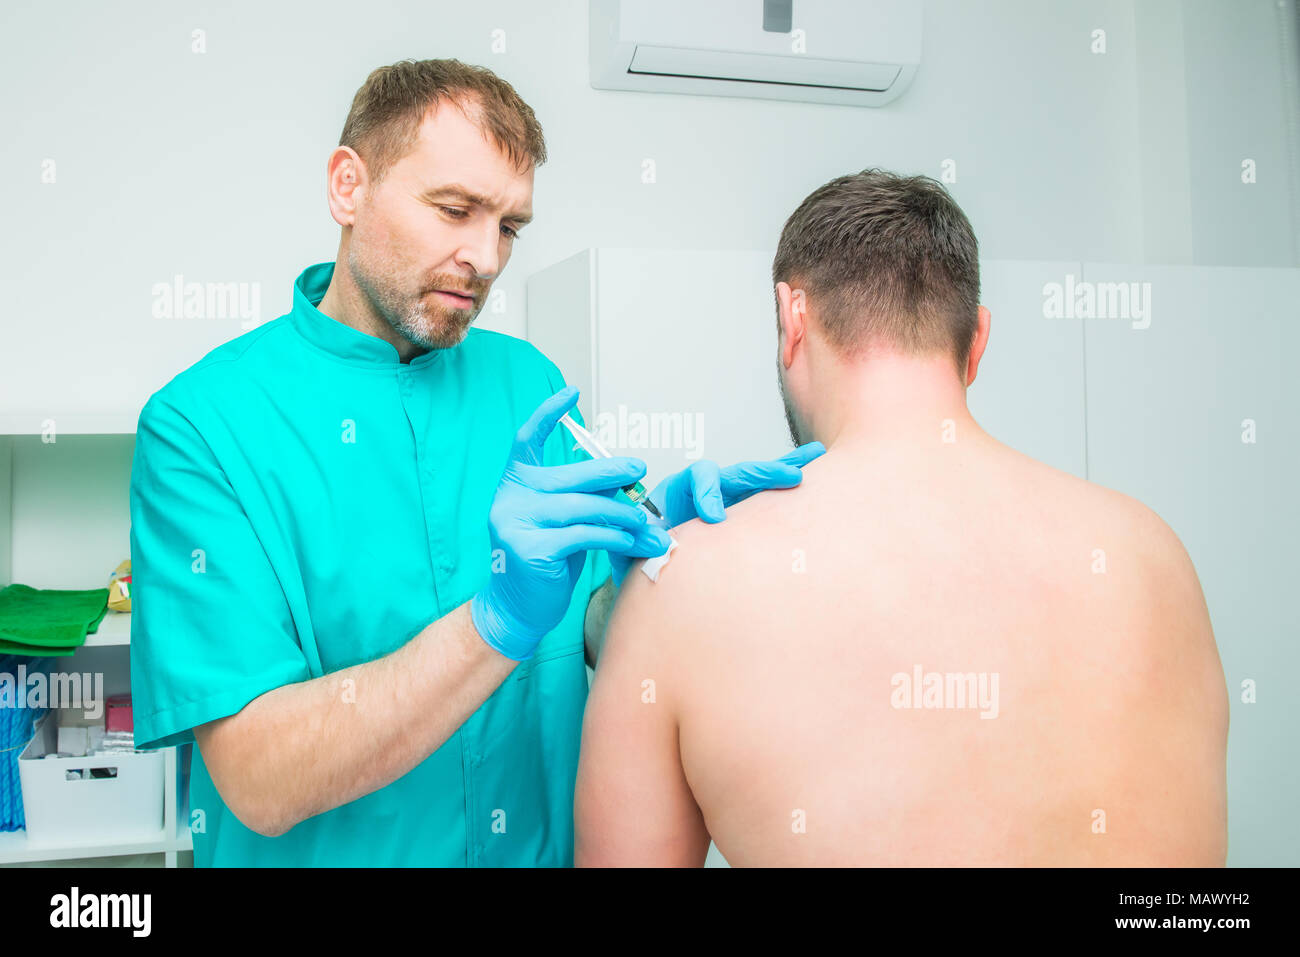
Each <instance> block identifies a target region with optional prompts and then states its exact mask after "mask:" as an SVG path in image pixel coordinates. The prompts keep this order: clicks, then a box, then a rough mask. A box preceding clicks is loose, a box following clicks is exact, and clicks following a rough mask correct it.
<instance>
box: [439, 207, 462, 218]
mask: <svg viewBox="0 0 1300 957" xmlns="http://www.w3.org/2000/svg"><path fill="white" fill-rule="evenodd" d="M438 208H439V209H440V210H442V211H443V212H444V213H446V214H447V215H448V216H451V217H453V218H455V219H463V218H464V217H466V216H468V215H469V213H468V212H466V211H465V210H463V209H457V208H456V207H455V206H439V207H438Z"/></svg>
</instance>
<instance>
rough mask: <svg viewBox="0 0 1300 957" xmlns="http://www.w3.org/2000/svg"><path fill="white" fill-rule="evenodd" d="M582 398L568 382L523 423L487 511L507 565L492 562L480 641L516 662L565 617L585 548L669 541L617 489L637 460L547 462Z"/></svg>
mask: <svg viewBox="0 0 1300 957" xmlns="http://www.w3.org/2000/svg"><path fill="white" fill-rule="evenodd" d="M577 402H578V390H577V388H576V387H574V386H568V387H566V388H564V389H561V390H560V391H559V392H557V393H556V394H555V395H553V396H551V397H550V398H549V399H547V400H546V401H545V402H543V403H542V404H541V405H540V406H538V407H537V410H536V411H535V412H534V413H533V414H532V416H531V417H529V419H528V421H527V422H526V423H524V425H523V426H522V427H521V428H520V429H519V431H518V433H516V435H515V442H514V445H513V447H512V448H511V450H510V458H509V461H508V462H507V463H506V468H505V472H504V473H503V474H502V476H501V482H500V484H499V485H498V486H497V491H496V495H495V496H494V497H493V499H492V507H491V509H490V510H489V513H488V535H489V538H490V539H491V543H492V551H493V554H494V555H497V554H498V552H497V550H498V549H500V554H503V555H504V563H503V562H502V561H501V560H500V558H499V557H498V558H497V559H496V560H494V561H493V574H492V575H491V576H489V581H488V583H487V585H485V586H484V587H483V588H482V589H481V590H480V591H479V592H478V594H476V595H475V596H474V597H473V598H472V599H471V600H470V615H471V617H472V618H473V621H474V627H475V628H476V629H477V630H478V633H479V635H480V636H481V637H482V638H483V640H484V641H485V642H487V643H488V644H489V645H490V646H491V647H493V648H495V649H496V650H497V651H499V652H500V653H501V654H503V655H505V656H506V657H507V658H513V659H514V660H516V661H523V660H524V659H525V658H528V657H529V656H531V655H532V653H533V652H534V651H535V650H536V648H537V645H538V643H539V642H541V640H542V638H543V637H545V635H546V633H547V632H549V631H550V630H551V629H553V628H554V627H555V626H556V625H558V624H559V623H560V619H562V618H563V617H564V613H565V611H566V610H567V609H568V607H569V601H570V600H571V598H572V595H573V587H574V585H575V584H576V583H577V580H578V576H579V575H580V574H582V566H583V562H584V561H585V560H586V552H587V550H588V549H593V548H603V549H606V550H607V551H608V552H609V553H610V554H611V556H612V555H615V554H620V555H621V554H625V553H626V554H631V555H633V556H636V555H661V554H663V552H665V551H666V550H667V549H668V545H669V542H668V535H667V534H666V533H665V532H663V531H662V530H660V529H657V528H655V527H653V526H652V525H650V524H649V523H648V522H647V521H646V520H647V518H649V517H650V516H649V513H648V512H646V510H645V509H643V508H642V507H641V506H639V505H632V504H631V503H629V502H626V501H619V500H618V499H617V498H615V497H614V496H615V493H616V492H617V491H618V489H619V488H621V487H622V486H624V485H631V484H632V483H633V482H636V481H638V480H639V479H640V478H641V477H642V476H643V475H645V472H646V466H645V463H644V462H643V461H641V460H640V459H635V458H627V457H624V456H617V457H614V458H609V459H593V460H591V461H588V462H576V463H573V464H570V465H550V466H548V465H543V464H542V461H543V458H542V449H543V446H544V445H545V444H546V439H547V437H548V436H550V434H551V432H552V431H553V430H554V429H555V426H556V423H558V422H559V421H560V416H562V415H564V413H565V412H567V411H569V410H570V409H572V408H573V407H574V405H576V404H577Z"/></svg>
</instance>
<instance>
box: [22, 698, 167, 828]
mask: <svg viewBox="0 0 1300 957" xmlns="http://www.w3.org/2000/svg"><path fill="white" fill-rule="evenodd" d="M53 715H54V712H50V713H48V714H46V715H45V717H43V718H41V720H40V721H39V722H38V723H37V725H36V731H35V734H34V735H33V737H32V740H31V742H30V743H29V744H28V745H27V747H26V748H24V749H23V752H22V754H20V755H19V756H18V774H19V777H20V778H21V780H22V788H23V812H24V814H25V815H26V818H27V839H28V840H29V841H31V842H32V843H34V844H48V845H55V844H124V843H128V842H131V841H149V840H156V839H158V838H159V837H160V836H161V835H162V830H163V768H164V761H165V758H166V755H165V754H164V753H163V752H162V751H142V752H139V753H136V752H131V751H127V752H119V753H110V754H105V753H100V754H96V755H93V756H90V757H79V758H57V757H52V758H47V757H45V755H46V754H57V753H58V749H57V747H56V742H57V740H58V725H57V720H56V719H54V717H53ZM85 768H117V775H116V777H102V778H94V777H88V778H85V779H83V780H69V779H68V771H70V770H77V769H85Z"/></svg>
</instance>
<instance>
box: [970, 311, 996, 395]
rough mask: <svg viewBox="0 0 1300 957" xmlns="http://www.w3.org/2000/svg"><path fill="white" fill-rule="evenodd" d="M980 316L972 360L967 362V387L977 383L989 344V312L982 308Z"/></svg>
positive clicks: (972, 344) (973, 340) (972, 346)
mask: <svg viewBox="0 0 1300 957" xmlns="http://www.w3.org/2000/svg"><path fill="white" fill-rule="evenodd" d="M978 315H979V324H978V325H977V326H976V329H975V338H974V339H972V340H971V344H970V358H968V359H967V360H966V384H967V385H970V384H971V383H972V382H974V381H975V373H976V372H978V371H979V366H980V359H982V358H983V357H984V347H985V346H987V345H988V344H989V321H990V319H991V317H990V315H989V311H988V310H987V309H986V308H984V307H983V306H980V307H979V310H978Z"/></svg>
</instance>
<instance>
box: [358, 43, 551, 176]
mask: <svg viewBox="0 0 1300 957" xmlns="http://www.w3.org/2000/svg"><path fill="white" fill-rule="evenodd" d="M435 103H438V104H439V105H441V104H442V103H452V104H455V105H456V106H458V107H459V108H460V109H461V111H462V112H463V113H464V114H465V116H466V118H467V119H469V120H470V121H472V122H474V123H476V124H477V125H478V126H479V127H480V128H481V129H482V130H483V132H484V133H485V134H487V136H488V138H489V139H490V140H491V141H492V142H493V143H495V144H496V145H497V147H498V148H500V149H501V150H502V152H504V153H505V154H506V155H507V156H508V157H509V158H510V160H511V161H512V162H513V163H514V164H515V166H516V167H518V168H519V169H525V168H527V167H528V165H529V164H531V165H532V166H534V167H537V166H541V165H542V164H543V163H544V162H546V141H545V139H544V138H543V137H542V126H541V124H540V123H539V122H538V121H537V117H536V116H535V115H534V113H533V108H532V107H530V106H529V105H528V104H527V103H525V102H524V101H523V99H522V98H521V97H520V96H519V94H518V93H516V92H515V88H514V87H512V86H511V85H510V84H509V83H507V82H506V81H505V80H503V79H501V78H500V77H499V76H497V75H496V74H495V73H493V72H492V71H491V70H489V69H488V68H487V67H482V66H473V65H471V64H468V63H462V62H460V61H459V60H401V61H399V62H397V63H393V64H391V65H389V66H381V67H380V68H379V69H377V70H375V71H374V72H372V73H371V74H370V76H368V77H366V82H365V83H363V84H362V85H361V89H359V90H357V94H356V96H355V97H353V99H352V109H351V110H349V111H348V118H347V120H346V121H345V122H344V124H343V134H342V136H340V137H339V146H348V147H351V148H352V149H354V150H356V152H357V155H358V156H360V157H361V159H362V161H364V162H365V164H366V171H367V172H368V173H369V174H370V177H371V179H372V181H373V182H375V183H376V184H378V183H379V182H380V181H382V180H383V178H384V174H385V173H387V172H388V169H389V167H391V166H392V165H393V164H394V163H396V162H397V161H398V160H400V159H401V158H402V157H403V156H405V155H406V154H407V153H409V152H410V151H411V150H412V149H413V148H414V147H415V141H416V138H417V137H418V136H419V131H420V124H421V123H422V122H423V121H424V117H425V115H426V114H427V113H428V111H429V109H430V108H432V107H433V105H434V104H435Z"/></svg>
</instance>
